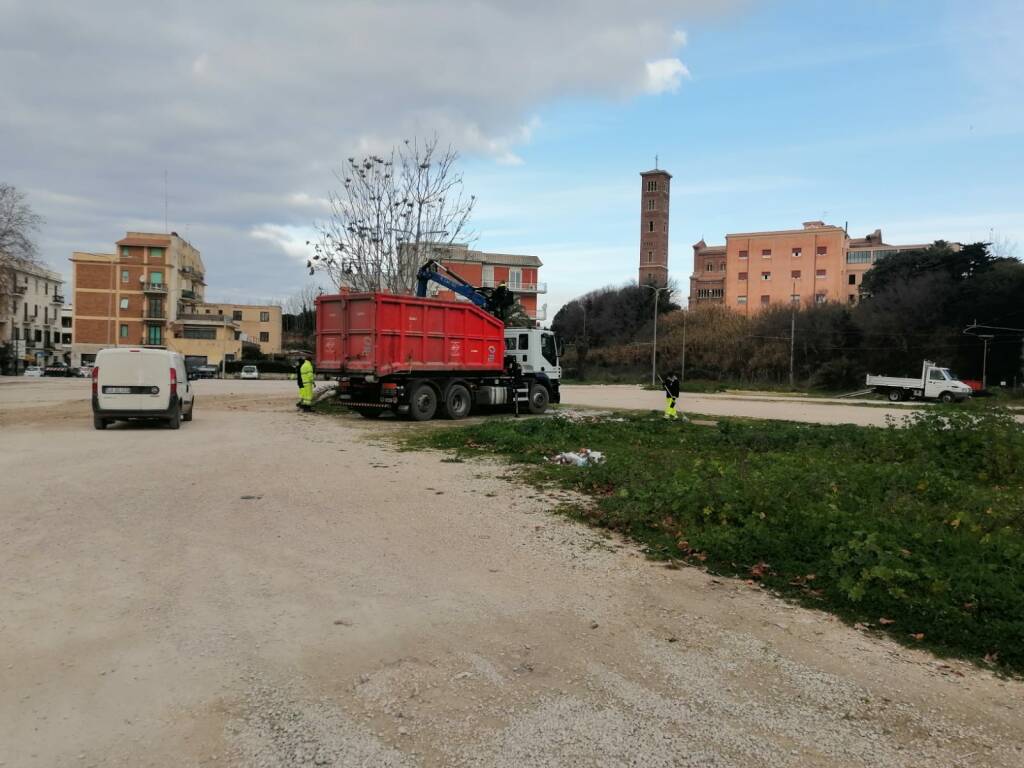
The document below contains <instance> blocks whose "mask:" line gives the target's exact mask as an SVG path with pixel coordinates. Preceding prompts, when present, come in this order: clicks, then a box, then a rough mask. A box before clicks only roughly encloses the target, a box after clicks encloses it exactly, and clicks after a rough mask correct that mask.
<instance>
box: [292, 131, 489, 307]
mask: <svg viewBox="0 0 1024 768" xmlns="http://www.w3.org/2000/svg"><path fill="white" fill-rule="evenodd" d="M458 159H459V155H458V153H457V152H456V151H455V150H454V149H453V148H452V147H451V146H449V147H448V148H447V149H444V150H441V149H439V148H438V139H437V137H436V136H434V137H433V138H431V139H428V140H427V141H424V142H422V143H421V142H420V140H419V139H412V140H408V139H407V140H406V141H404V142H403V143H402V144H401V145H399V146H398V147H395V148H394V149H392V151H391V155H390V156H389V157H387V158H383V157H378V156H377V155H369V156H367V157H364V158H362V159H358V160H357V159H356V158H354V157H350V158H348V162H347V163H346V164H345V165H344V166H343V167H342V169H341V170H340V171H338V172H336V174H335V175H336V176H337V179H338V181H339V182H340V183H341V189H340V191H338V192H332V193H331V195H330V205H331V215H330V218H329V219H328V220H327V221H326V222H324V223H321V224H319V225H318V227H317V228H318V230H319V240H318V242H317V243H316V244H315V248H314V255H313V257H312V258H311V259H310V260H309V261H308V262H307V264H306V266H307V267H308V268H309V271H310V274H313V273H314V271H315V270H321V271H323V272H325V273H326V274H327V276H328V277H329V278H330V280H331V281H332V282H333V283H334V285H335V286H337V287H339V288H341V287H343V286H344V287H349V288H353V289H355V290H361V291H376V290H387V291H391V292H393V293H410V292H412V290H413V287H414V286H415V284H416V270H417V268H418V267H419V265H420V264H421V263H422V262H423V261H426V260H427V259H428V258H430V257H431V245H435V244H438V243H441V244H450V243H454V242H456V241H458V240H460V239H462V240H467V239H469V232H468V230H467V227H468V224H469V217H470V215H471V214H472V212H473V206H474V204H475V203H476V198H475V197H474V196H473V195H469V196H467V195H466V194H465V192H464V190H463V184H462V174H461V173H460V172H459V171H458V170H457V168H456V163H457V161H458Z"/></svg>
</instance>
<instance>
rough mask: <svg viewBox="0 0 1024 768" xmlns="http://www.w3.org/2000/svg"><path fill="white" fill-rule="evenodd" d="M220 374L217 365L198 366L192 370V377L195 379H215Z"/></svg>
mask: <svg viewBox="0 0 1024 768" xmlns="http://www.w3.org/2000/svg"><path fill="white" fill-rule="evenodd" d="M218 373H220V368H218V367H217V366H216V365H197V366H196V367H195V368H193V369H192V370H191V372H190V377H191V378H193V379H215V378H217V374H218Z"/></svg>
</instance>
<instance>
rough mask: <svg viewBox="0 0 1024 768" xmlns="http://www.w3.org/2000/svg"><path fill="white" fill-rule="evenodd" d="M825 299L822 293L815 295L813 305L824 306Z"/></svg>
mask: <svg viewBox="0 0 1024 768" xmlns="http://www.w3.org/2000/svg"><path fill="white" fill-rule="evenodd" d="M825 298H826V296H825V294H824V293H818V294H815V296H814V303H815V304H824V303H825Z"/></svg>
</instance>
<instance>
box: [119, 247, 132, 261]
mask: <svg viewBox="0 0 1024 768" xmlns="http://www.w3.org/2000/svg"><path fill="white" fill-rule="evenodd" d="M131 255H132V252H131V249H129V248H122V249H121V258H122V259H127V258H129V257H130V256H131Z"/></svg>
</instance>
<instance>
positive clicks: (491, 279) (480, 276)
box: [428, 243, 548, 321]
mask: <svg viewBox="0 0 1024 768" xmlns="http://www.w3.org/2000/svg"><path fill="white" fill-rule="evenodd" d="M428 247H429V251H430V258H433V259H436V260H437V261H439V262H441V264H443V265H444V266H445V267H447V268H448V269H450V270H452V271H453V272H454V273H455V274H457V275H458V276H459V277H461V278H462V279H463V280H465V281H466V282H468V283H471V284H472V285H474V286H478V287H481V288H496V287H497V286H498V285H500V284H501V283H505V285H506V287H507V288H508V289H509V290H510V291H512V292H513V293H514V294H515V295H516V299H517V300H518V301H519V303H520V304H521V305H522V307H523V309H524V310H525V312H526V314H527V315H528V316H529V317H530V319H531V320H534V321H541V320H546V319H547V305H546V304H538V297H539V296H540V295H541V294H543V293H547V290H548V288H547V285H546V284H545V283H541V282H538V280H537V277H538V275H539V273H540V268H541V267H542V266H543V262H541V260H540V259H539V258H537V257H536V256H523V255H518V254H511V253H487V252H484V251H474V250H470V248H469V246H468V245H463V244H458V243H453V244H450V245H449V244H443V243H433V244H431V245H429V246H428ZM429 291H430V295H432V296H438V297H440V298H444V299H455V298H461V297H459V296H457V294H453V293H452V292H451V291H448V290H446V289H445V288H443V287H442V286H439V285H435V284H431V285H430V287H429Z"/></svg>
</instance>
